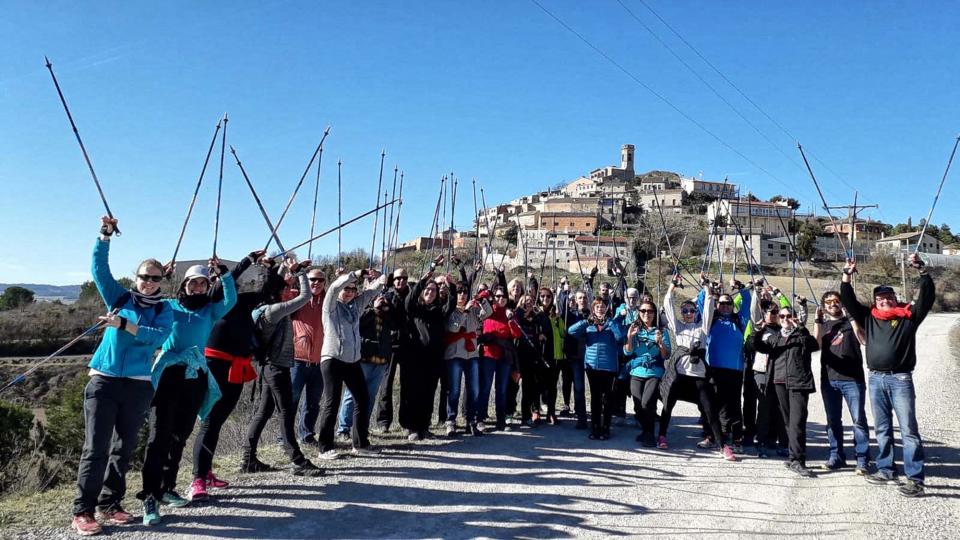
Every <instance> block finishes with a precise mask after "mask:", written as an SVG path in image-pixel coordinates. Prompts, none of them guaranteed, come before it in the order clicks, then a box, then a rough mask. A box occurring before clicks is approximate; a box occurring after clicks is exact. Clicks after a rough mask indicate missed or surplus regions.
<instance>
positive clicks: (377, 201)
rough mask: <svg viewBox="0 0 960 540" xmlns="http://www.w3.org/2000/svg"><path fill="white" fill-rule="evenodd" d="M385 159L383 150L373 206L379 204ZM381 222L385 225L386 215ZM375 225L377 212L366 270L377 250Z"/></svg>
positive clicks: (385, 155) (374, 223)
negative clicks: (374, 251)
mask: <svg viewBox="0 0 960 540" xmlns="http://www.w3.org/2000/svg"><path fill="white" fill-rule="evenodd" d="M386 158H387V149H386V148H384V149H383V150H381V151H380V174H379V175H378V177H377V191H375V192H374V195H376V197H374V199H373V204H374V206H376V205H377V204H379V203H380V188H381V187H383V160H384V159H386ZM384 211H386V208H384ZM383 221H384V223H386V221H387V216H386V215H384V216H383ZM377 225H380V213H379V212H377V214H376V215H374V216H373V240H371V241H370V258H369V263H368V264H367V268H373V250H374V249H376V248H377Z"/></svg>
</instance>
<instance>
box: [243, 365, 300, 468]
mask: <svg viewBox="0 0 960 540" xmlns="http://www.w3.org/2000/svg"><path fill="white" fill-rule="evenodd" d="M258 384H260V396H259V400H258V402H257V410H256V412H254V414H253V418H251V419H250V425H248V426H247V443H246V446H244V448H243V452H244V457H250V458H253V457H256V456H257V445H258V444H259V442H260V436H261V435H262V434H263V430H264V428H266V427H267V421H269V420H270V417H272V416H273V412H274V410H276V411H278V412H279V413H280V437H281V439H282V442H283V449H284V451H285V452H286V453H287V457H288V458H290V461H291V462H293V463H294V464H297V465H300V464H302V463H303V462H305V461H306V458H305V457H304V456H303V452H302V451H301V450H300V445H299V444H298V443H297V434H296V431H294V428H293V423H294V420H295V419H296V416H297V409H296V407H295V406H294V404H293V383H292V381H291V380H290V368H288V367H280V366H275V365H273V364H263V366H262V367H261V368H260V382H259V383H258Z"/></svg>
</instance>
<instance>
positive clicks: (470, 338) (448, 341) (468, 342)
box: [444, 329, 477, 352]
mask: <svg viewBox="0 0 960 540" xmlns="http://www.w3.org/2000/svg"><path fill="white" fill-rule="evenodd" d="M461 339H462V340H463V347H464V348H465V349H466V350H467V352H473V351H475V350H477V344H476V343H475V342H474V340H475V339H477V333H476V332H467V331H466V330H463V329H460V330H459V331H457V332H447V336H446V338H444V344H445V345H453V344H454V343H456V342H457V341H459V340H461Z"/></svg>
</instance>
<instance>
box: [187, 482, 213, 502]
mask: <svg viewBox="0 0 960 540" xmlns="http://www.w3.org/2000/svg"><path fill="white" fill-rule="evenodd" d="M187 498H189V499H190V501H191V502H193V501H205V500H207V499H209V498H210V494H208V493H207V481H206V480H204V479H203V478H194V479H193V483H192V484H190V490H189V491H187Z"/></svg>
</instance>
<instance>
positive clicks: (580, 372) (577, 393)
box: [567, 358, 587, 422]
mask: <svg viewBox="0 0 960 540" xmlns="http://www.w3.org/2000/svg"><path fill="white" fill-rule="evenodd" d="M567 361H568V362H570V368H571V369H572V370H573V408H574V410H575V412H576V413H577V421H579V422H586V421H587V376H586V372H585V371H584V364H583V358H570V359H568V360H567Z"/></svg>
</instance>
